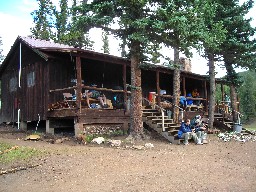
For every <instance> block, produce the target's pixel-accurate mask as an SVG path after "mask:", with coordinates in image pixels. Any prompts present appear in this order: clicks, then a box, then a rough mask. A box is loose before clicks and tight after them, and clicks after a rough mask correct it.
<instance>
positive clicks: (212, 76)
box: [208, 54, 216, 129]
mask: <svg viewBox="0 0 256 192" xmlns="http://www.w3.org/2000/svg"><path fill="white" fill-rule="evenodd" d="M208 59H209V76H210V100H209V112H208V117H209V122H208V126H209V128H210V129H212V128H213V122H214V111H215V92H216V86H215V66H214V56H213V55H212V54H209V56H208Z"/></svg>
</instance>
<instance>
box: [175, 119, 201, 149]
mask: <svg viewBox="0 0 256 192" xmlns="http://www.w3.org/2000/svg"><path fill="white" fill-rule="evenodd" d="M178 138H179V139H184V142H183V144H184V145H188V140H189V139H193V140H194V142H195V143H198V141H197V140H198V139H197V136H196V134H195V132H194V129H191V126H190V119H186V121H185V122H182V123H181V126H180V129H179V131H178Z"/></svg>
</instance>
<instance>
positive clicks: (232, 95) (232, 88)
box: [224, 59, 238, 122]
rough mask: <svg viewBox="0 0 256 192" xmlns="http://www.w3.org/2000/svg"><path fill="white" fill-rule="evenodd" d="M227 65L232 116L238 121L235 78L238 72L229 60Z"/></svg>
mask: <svg viewBox="0 0 256 192" xmlns="http://www.w3.org/2000/svg"><path fill="white" fill-rule="evenodd" d="M224 62H225V67H226V70H227V77H228V81H229V82H231V83H230V100H231V109H232V116H233V121H234V122H237V121H238V117H237V113H236V111H237V105H236V102H237V93H236V86H235V80H236V79H235V78H236V75H235V74H236V72H235V70H234V68H233V67H232V64H231V63H229V62H228V61H225V59H224Z"/></svg>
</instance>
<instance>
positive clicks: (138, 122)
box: [131, 41, 144, 139]
mask: <svg viewBox="0 0 256 192" xmlns="http://www.w3.org/2000/svg"><path fill="white" fill-rule="evenodd" d="M139 60H140V43H139V42H136V41H135V42H132V43H131V135H132V136H133V137H134V138H135V139H141V138H142V137H143V136H144V132H143V121H142V90H141V70H140V68H139Z"/></svg>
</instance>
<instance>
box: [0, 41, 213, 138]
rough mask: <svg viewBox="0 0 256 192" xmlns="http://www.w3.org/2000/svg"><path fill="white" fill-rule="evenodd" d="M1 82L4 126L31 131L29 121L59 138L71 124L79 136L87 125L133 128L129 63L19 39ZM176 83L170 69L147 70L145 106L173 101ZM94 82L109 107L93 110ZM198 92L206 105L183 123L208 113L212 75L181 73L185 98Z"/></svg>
mask: <svg viewBox="0 0 256 192" xmlns="http://www.w3.org/2000/svg"><path fill="white" fill-rule="evenodd" d="M184 68H186V67H184ZM0 79H1V122H6V123H7V122H15V123H18V127H20V128H22V129H26V127H27V123H28V122H33V121H39V120H40V121H45V122H46V132H49V133H54V129H55V128H57V127H63V128H64V127H65V124H66V123H67V122H68V121H69V123H70V122H71V124H72V125H73V126H74V130H75V135H78V134H79V133H81V132H83V131H85V130H86V125H94V124H95V125H100V124H109V125H120V126H122V127H123V128H124V129H127V127H128V126H129V121H130V113H129V100H130V94H129V85H130V82H131V73H130V61H129V60H127V59H124V58H120V57H116V56H112V55H108V54H103V53H97V52H94V51H91V50H83V49H78V48H74V47H71V46H68V45H63V44H57V43H53V42H50V41H45V40H39V39H33V38H29V37H18V38H17V39H16V41H15V42H14V44H13V46H12V48H11V50H10V52H9V53H8V55H7V57H6V59H5V60H4V62H3V64H2V65H1V68H0ZM172 81H173V70H172V69H170V68H167V67H164V66H154V67H152V68H148V69H142V94H143V98H144V99H143V106H144V107H145V108H149V107H148V106H150V105H152V102H154V101H152V100H151V99H152V98H150V102H149V101H148V99H149V96H150V95H151V96H152V93H155V94H154V96H153V98H154V99H155V98H156V100H155V102H156V103H157V104H158V105H161V104H163V103H164V102H165V101H169V102H171V97H172V90H173V83H172ZM92 83H96V84H97V90H99V91H101V92H102V93H104V94H105V95H106V97H107V99H108V104H109V108H94V109H91V108H89V107H88V105H87V102H86V101H85V99H84V98H83V93H84V92H85V91H86V90H90V89H93V88H92V87H91V86H90V85H91V84H92ZM194 88H197V90H198V91H199V93H200V98H198V99H199V100H200V102H201V105H200V107H197V106H194V107H189V108H187V109H186V110H185V111H184V118H191V117H192V116H195V115H196V114H204V113H205V112H207V108H208V106H207V105H208V92H209V80H208V77H207V76H202V75H198V74H193V73H191V72H190V71H185V70H182V71H181V94H182V95H186V94H187V93H189V92H192V90H193V89H194ZM68 95H70V97H68ZM74 95H75V97H73V96H74ZM116 95H119V96H120V95H121V96H122V99H123V103H122V104H121V105H117V104H114V102H115V101H114V97H115V96H116ZM71 96H72V98H71ZM158 98H159V99H158ZM191 99H195V98H191ZM195 100H196V99H195ZM92 102H96V101H92ZM163 108H168V106H167V107H164V106H163Z"/></svg>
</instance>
